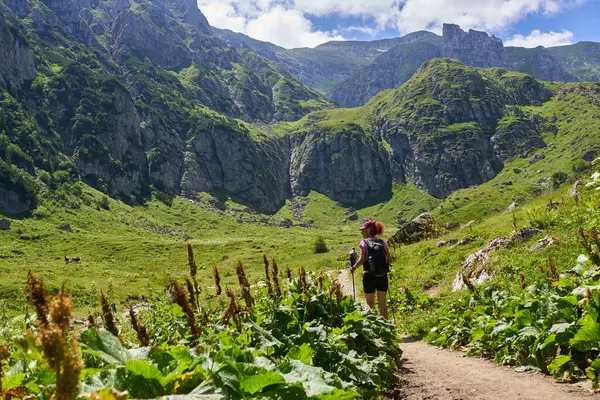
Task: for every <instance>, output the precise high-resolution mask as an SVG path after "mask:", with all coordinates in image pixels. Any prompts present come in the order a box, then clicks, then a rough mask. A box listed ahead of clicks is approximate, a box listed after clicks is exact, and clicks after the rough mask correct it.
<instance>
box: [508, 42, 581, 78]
mask: <svg viewBox="0 0 600 400" xmlns="http://www.w3.org/2000/svg"><path fill="white" fill-rule="evenodd" d="M506 53H507V55H508V57H509V59H510V60H511V64H512V69H514V70H515V71H519V72H523V73H525V74H530V75H532V76H534V77H535V78H536V79H541V80H544V81H559V82H573V81H577V80H578V79H577V78H576V77H575V76H573V75H571V74H569V73H568V72H567V70H566V69H565V68H564V66H563V64H561V63H560V62H559V61H558V60H557V59H556V58H554V57H553V56H552V54H551V53H550V52H549V51H548V49H546V48H544V47H542V46H538V47H536V48H534V49H524V48H519V47H507V48H506Z"/></svg>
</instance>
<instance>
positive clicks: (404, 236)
mask: <svg viewBox="0 0 600 400" xmlns="http://www.w3.org/2000/svg"><path fill="white" fill-rule="evenodd" d="M439 232H440V230H439V228H438V226H437V223H436V221H435V219H434V218H433V215H431V214H430V213H426V212H425V213H422V214H420V215H418V216H417V217H415V218H414V219H413V220H412V221H410V222H408V223H406V224H404V225H402V226H401V227H400V229H399V230H398V232H396V233H395V234H394V235H393V236H392V237H391V238H390V240H389V242H390V243H391V244H410V243H415V242H418V241H420V240H423V239H429V238H432V237H435V236H436V235H437V234H438V233H439Z"/></svg>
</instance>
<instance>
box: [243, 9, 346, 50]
mask: <svg viewBox="0 0 600 400" xmlns="http://www.w3.org/2000/svg"><path fill="white" fill-rule="evenodd" d="M245 33H246V34H248V36H250V37H253V38H256V39H259V40H263V41H266V42H271V43H276V44H278V45H280V46H283V47H286V48H293V47H305V46H306V47H314V46H317V45H319V44H321V43H324V42H327V41H330V40H343V39H344V38H343V37H342V36H339V35H336V34H335V32H322V31H318V30H314V29H313V26H312V23H311V22H310V21H309V20H308V19H307V18H305V17H304V15H303V14H302V13H301V12H299V11H296V10H290V9H287V10H286V9H284V8H283V7H280V6H276V7H274V8H272V9H271V10H269V11H268V12H266V13H264V14H262V15H260V16H259V17H258V18H255V19H251V20H250V21H248V23H247V25H246V30H245Z"/></svg>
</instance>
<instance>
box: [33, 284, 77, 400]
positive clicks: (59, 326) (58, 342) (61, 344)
mask: <svg viewBox="0 0 600 400" xmlns="http://www.w3.org/2000/svg"><path fill="white" fill-rule="evenodd" d="M27 286H28V291H29V296H28V300H29V302H30V304H31V305H32V306H34V307H35V308H36V311H37V312H38V330H39V342H40V344H41V347H42V350H43V356H44V359H45V360H46V362H47V363H48V366H49V367H50V369H52V370H54V373H55V375H56V389H55V391H54V394H53V395H52V400H73V399H75V398H76V397H77V393H78V390H79V375H80V373H81V370H82V369H83V363H82V362H81V356H80V353H81V352H80V349H79V344H78V343H77V340H76V339H75V337H74V335H73V334H72V333H71V326H70V325H71V318H72V317H73V299H72V298H71V296H68V295H67V294H66V293H65V289H64V287H63V288H62V289H61V290H60V291H59V292H58V294H57V295H56V296H55V297H54V298H53V299H52V300H51V301H49V298H48V296H47V295H46V293H47V292H46V289H45V287H44V284H43V282H42V281H41V280H40V279H38V278H37V277H35V276H34V275H33V274H32V273H31V272H30V273H29V275H28V277H27ZM43 311H47V312H48V315H45V314H44V313H43Z"/></svg>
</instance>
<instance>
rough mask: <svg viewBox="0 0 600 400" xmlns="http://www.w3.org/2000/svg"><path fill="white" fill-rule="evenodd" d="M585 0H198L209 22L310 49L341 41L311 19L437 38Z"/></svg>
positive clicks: (498, 27) (496, 26)
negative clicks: (448, 28)
mask: <svg viewBox="0 0 600 400" xmlns="http://www.w3.org/2000/svg"><path fill="white" fill-rule="evenodd" d="M585 1H586V0H198V5H199V7H200V9H201V10H202V12H204V14H205V15H206V17H207V18H208V20H209V22H210V23H211V24H213V25H214V26H216V27H219V28H229V29H233V30H237V31H240V32H243V33H246V34H249V35H250V36H253V37H255V38H256V39H260V40H267V41H270V42H273V43H276V44H279V45H281V46H284V47H294V46H314V45H316V44H319V43H322V42H323V41H327V40H332V39H340V37H339V34H338V33H337V32H335V31H329V32H325V31H321V30H318V29H317V28H316V27H315V26H314V25H313V24H312V23H311V21H310V19H309V17H311V16H317V17H332V18H337V17H354V18H357V17H358V18H362V19H363V21H368V22H369V23H368V24H367V23H366V22H365V23H364V24H362V26H360V27H354V28H352V27H351V28H345V29H344V28H342V29H341V31H343V32H344V31H348V32H352V31H354V32H357V31H360V30H361V29H362V31H364V32H369V33H370V32H371V31H370V30H372V32H374V33H376V32H378V31H381V30H385V29H395V30H398V31H399V32H400V33H401V34H406V33H409V32H413V31H416V30H421V29H426V30H431V31H434V32H437V33H441V28H442V24H443V23H445V22H451V23H455V24H458V25H460V26H461V27H462V28H463V29H478V30H485V31H488V32H502V31H505V30H506V29H507V28H508V27H510V26H511V25H513V24H514V23H516V22H518V21H520V20H522V19H524V18H525V17H527V16H528V15H531V14H543V15H552V14H556V13H559V12H562V11H563V10H565V9H566V8H568V7H573V6H577V5H580V4H582V3H583V2H585Z"/></svg>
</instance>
